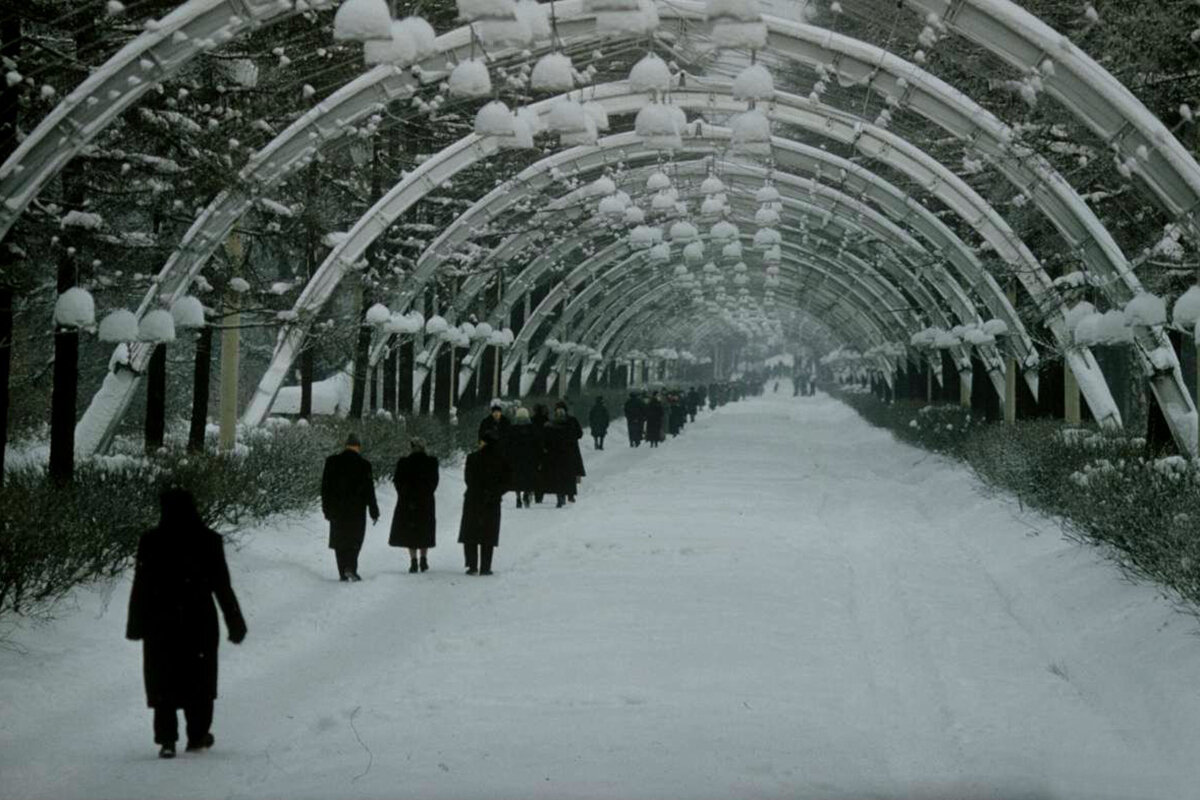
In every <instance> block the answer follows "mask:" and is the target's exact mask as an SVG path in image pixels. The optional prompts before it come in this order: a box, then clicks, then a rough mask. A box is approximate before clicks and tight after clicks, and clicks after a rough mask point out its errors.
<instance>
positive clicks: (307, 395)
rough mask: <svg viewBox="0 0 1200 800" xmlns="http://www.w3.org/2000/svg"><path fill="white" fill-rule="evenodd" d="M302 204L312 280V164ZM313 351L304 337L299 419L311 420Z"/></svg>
mask: <svg viewBox="0 0 1200 800" xmlns="http://www.w3.org/2000/svg"><path fill="white" fill-rule="evenodd" d="M304 177H305V204H304V265H305V279H306V281H311V280H312V274H313V266H314V265H315V264H316V259H317V211H316V208H317V178H318V175H317V165H316V164H312V165H310V166H309V167H308V170H307V171H306V172H305V175H304ZM312 385H313V350H312V335H311V334H310V335H308V336H305V337H304V349H303V350H301V351H300V418H301V419H312Z"/></svg>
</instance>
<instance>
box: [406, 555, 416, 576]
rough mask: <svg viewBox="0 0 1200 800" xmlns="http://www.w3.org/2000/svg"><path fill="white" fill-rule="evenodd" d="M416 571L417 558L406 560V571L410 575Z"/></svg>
mask: <svg viewBox="0 0 1200 800" xmlns="http://www.w3.org/2000/svg"><path fill="white" fill-rule="evenodd" d="M416 571H417V560H416V559H415V558H414V559H412V560H411V561H409V562H408V573H409V574H410V575H411V574H413V573H414V572H416Z"/></svg>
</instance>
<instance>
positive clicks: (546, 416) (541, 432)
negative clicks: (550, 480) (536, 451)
mask: <svg viewBox="0 0 1200 800" xmlns="http://www.w3.org/2000/svg"><path fill="white" fill-rule="evenodd" d="M529 421H530V423H531V424H532V425H533V429H534V430H535V431H537V433H538V436H539V437H540V439H541V442H542V449H543V451H544V450H545V448H546V426H547V425H549V424H550V410H549V409H548V408H546V406H545V404H544V403H537V404H536V405H534V407H533V416H531V417H530V418H529ZM544 482H545V477H544V476H541V477H539V479H538V488H537V489H536V490H534V493H533V502H535V503H540V502H542V496H543V495H544V493H545V492H544V490H543V489H542V488H541V484H542V483H544Z"/></svg>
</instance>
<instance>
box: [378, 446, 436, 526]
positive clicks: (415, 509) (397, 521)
mask: <svg viewBox="0 0 1200 800" xmlns="http://www.w3.org/2000/svg"><path fill="white" fill-rule="evenodd" d="M392 484H393V485H394V486H395V487H396V512H395V514H393V516H392V532H391V535H390V536H389V537H388V544H390V545H391V546H392V547H410V548H414V549H421V548H430V547H436V546H437V501H436V499H435V496H434V492H435V491H436V490H437V487H438V460H437V458H436V457H434V456H431V455H429V454H428V453H420V452H417V453H410V454H409V455H407V456H404V457H403V458H401V459H400V460H399V461H397V462H396V472H395V473H394V474H393V475H392Z"/></svg>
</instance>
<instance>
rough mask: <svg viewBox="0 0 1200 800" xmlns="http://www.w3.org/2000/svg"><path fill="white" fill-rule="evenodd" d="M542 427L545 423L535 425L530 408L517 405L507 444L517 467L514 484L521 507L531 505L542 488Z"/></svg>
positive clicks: (510, 461) (510, 456) (510, 458)
mask: <svg viewBox="0 0 1200 800" xmlns="http://www.w3.org/2000/svg"><path fill="white" fill-rule="evenodd" d="M542 431H543V427H542V426H535V425H534V424H533V421H532V420H531V419H530V418H529V409H528V408H524V407H521V408H518V409H517V413H516V418H515V419H514V420H513V424H512V427H511V428H509V429H508V442H507V444H506V447H505V454H506V455H507V456H508V462H509V464H510V465H511V466H512V471H513V485H512V488H513V491H514V492H515V493H516V495H517V508H521V507H522V506H524V507H526V508H528V507H529V504H530V502H531V501H532V495H533V493H534V492H536V491H539V489H540V488H541V487H540V484H539V481H540V478H541V471H542V461H543V460H544V457H545V452H544V451H545V446H544V445H543V442H542Z"/></svg>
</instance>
